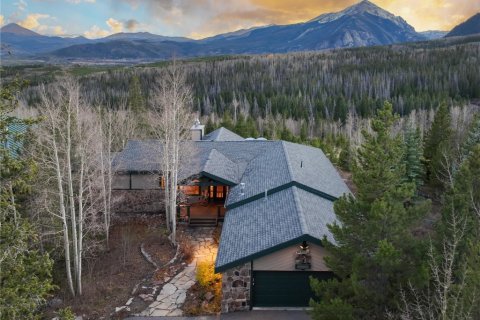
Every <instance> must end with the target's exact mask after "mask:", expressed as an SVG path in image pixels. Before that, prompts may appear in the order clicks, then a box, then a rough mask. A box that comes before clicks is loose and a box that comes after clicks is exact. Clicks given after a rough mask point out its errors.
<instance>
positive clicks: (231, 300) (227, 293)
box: [222, 262, 252, 313]
mask: <svg viewBox="0 0 480 320" xmlns="http://www.w3.org/2000/svg"><path fill="white" fill-rule="evenodd" d="M251 279H252V270H251V265H250V262H248V263H246V264H244V265H240V266H238V267H235V268H232V269H229V270H227V271H225V272H224V273H223V274H222V313H228V312H234V311H247V310H250V303H251V302H250V299H251V293H250V287H251V285H250V283H251Z"/></svg>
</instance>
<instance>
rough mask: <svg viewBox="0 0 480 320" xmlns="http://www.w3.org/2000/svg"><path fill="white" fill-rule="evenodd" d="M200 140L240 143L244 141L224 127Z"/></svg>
mask: <svg viewBox="0 0 480 320" xmlns="http://www.w3.org/2000/svg"><path fill="white" fill-rule="evenodd" d="M202 140H210V141H242V140H245V139H244V138H242V137H241V136H239V135H238V134H236V133H235V132H232V131H230V130H228V129H226V128H224V127H221V128H218V129H217V130H214V131H212V132H210V133H209V134H207V135H205V137H203V139H202Z"/></svg>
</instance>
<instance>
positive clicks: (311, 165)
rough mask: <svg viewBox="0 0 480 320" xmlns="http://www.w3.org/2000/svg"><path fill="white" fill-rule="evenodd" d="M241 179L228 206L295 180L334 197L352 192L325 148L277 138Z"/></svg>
mask: <svg viewBox="0 0 480 320" xmlns="http://www.w3.org/2000/svg"><path fill="white" fill-rule="evenodd" d="M241 182H243V183H245V185H244V187H243V195H242V186H240V185H237V186H236V187H234V188H232V189H231V190H230V194H229V197H228V199H227V203H226V205H227V206H233V205H235V204H236V203H239V202H244V201H248V199H249V198H251V197H254V196H255V195H258V194H260V193H264V192H265V190H272V189H276V188H279V187H281V186H283V185H285V184H287V183H290V182H296V183H298V184H302V185H304V186H305V187H307V188H311V189H314V190H317V191H319V192H321V193H325V194H326V195H330V196H331V197H333V198H339V197H340V196H341V195H343V194H345V193H349V192H350V191H349V190H348V187H347V186H346V185H345V183H344V182H343V180H342V178H341V177H340V175H339V174H338V172H337V170H336V169H335V167H334V166H333V165H332V163H331V162H330V160H328V158H327V157H326V156H325V154H324V153H323V152H322V150H320V149H318V148H313V147H308V146H305V145H300V144H296V143H291V142H285V141H276V142H275V144H274V145H272V146H271V147H270V148H269V149H268V151H266V152H265V153H264V154H262V155H260V156H259V157H257V158H255V159H253V160H252V161H251V162H250V163H249V164H248V166H247V168H246V169H245V172H244V175H243V177H242V179H241Z"/></svg>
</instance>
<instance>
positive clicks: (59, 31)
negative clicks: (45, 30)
mask: <svg viewBox="0 0 480 320" xmlns="http://www.w3.org/2000/svg"><path fill="white" fill-rule="evenodd" d="M52 31H53V34H54V35H56V36H63V35H65V33H66V32H65V30H64V29H63V27H62V26H53V27H52Z"/></svg>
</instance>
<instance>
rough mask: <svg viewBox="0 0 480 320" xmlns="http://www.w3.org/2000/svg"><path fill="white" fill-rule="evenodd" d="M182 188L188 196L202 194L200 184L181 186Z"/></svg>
mask: <svg viewBox="0 0 480 320" xmlns="http://www.w3.org/2000/svg"><path fill="white" fill-rule="evenodd" d="M180 190H182V192H183V193H184V194H185V195H187V196H199V195H200V186H180Z"/></svg>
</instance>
